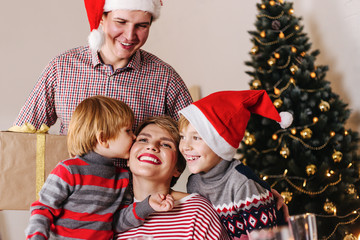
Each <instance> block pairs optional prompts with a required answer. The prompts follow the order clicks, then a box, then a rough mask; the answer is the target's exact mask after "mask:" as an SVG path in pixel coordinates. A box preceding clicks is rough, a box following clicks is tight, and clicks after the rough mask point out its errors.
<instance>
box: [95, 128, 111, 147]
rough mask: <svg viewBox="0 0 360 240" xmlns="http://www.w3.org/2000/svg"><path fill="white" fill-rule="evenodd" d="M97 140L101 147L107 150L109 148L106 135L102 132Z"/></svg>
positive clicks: (97, 136)
mask: <svg viewBox="0 0 360 240" xmlns="http://www.w3.org/2000/svg"><path fill="white" fill-rule="evenodd" d="M96 140H97V142H98V144H99V145H100V146H102V147H105V148H108V147H109V143H108V141H107V139H106V138H105V137H104V133H103V132H102V131H101V132H99V133H98V134H97V135H96Z"/></svg>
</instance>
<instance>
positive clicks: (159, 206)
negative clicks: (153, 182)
mask: <svg viewBox="0 0 360 240" xmlns="http://www.w3.org/2000/svg"><path fill="white" fill-rule="evenodd" d="M149 204H150V206H151V207H152V208H153V209H154V210H155V211H156V212H166V211H169V210H171V209H173V207H174V199H173V197H172V196H171V195H170V194H167V195H165V194H161V193H158V194H155V195H151V196H150V198H149Z"/></svg>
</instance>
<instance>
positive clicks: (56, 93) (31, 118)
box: [14, 47, 192, 134]
mask: <svg viewBox="0 0 360 240" xmlns="http://www.w3.org/2000/svg"><path fill="white" fill-rule="evenodd" d="M94 95H103V96H108V97H112V98H115V99H119V100H122V101H124V102H125V103H127V104H128V105H129V106H130V107H131V108H132V110H133V111H134V113H135V118H136V120H135V126H134V127H136V126H137V125H138V124H139V122H141V121H142V120H143V119H144V118H146V117H148V116H156V115H163V114H167V115H170V116H171V117H172V118H174V119H178V113H177V112H178V111H179V110H180V109H182V108H184V107H186V106H188V105H189V104H190V103H191V102H192V99H191V96H190V94H189V91H188V89H187V87H186V85H185V83H184V81H183V80H182V79H181V77H180V76H179V75H178V74H177V73H176V71H175V70H174V69H173V68H172V67H171V66H170V65H169V64H167V63H165V62H163V61H162V60H161V59H159V58H158V57H156V56H154V55H152V54H150V53H148V52H146V51H144V50H138V51H137V52H136V53H135V54H134V56H133V57H132V59H131V60H130V62H129V63H128V65H127V66H126V67H125V68H121V69H116V70H115V71H114V70H113V68H112V66H109V65H105V64H103V63H102V62H101V61H100V59H99V56H98V54H97V53H95V52H91V50H89V48H88V47H78V48H74V49H71V50H69V51H67V52H65V53H63V54H61V55H59V56H57V57H56V58H54V59H53V60H52V61H51V62H50V63H49V65H48V66H47V67H46V68H45V70H44V72H43V73H42V75H41V76H40V78H39V80H38V82H37V83H36V85H35V87H34V89H33V90H32V92H31V94H30V96H29V98H28V99H27V101H26V103H25V105H24V106H23V108H22V109H21V111H20V113H19V116H18V118H17V120H16V121H15V123H14V125H18V126H21V125H22V124H24V123H26V122H28V123H31V124H32V125H34V126H35V127H36V128H39V127H40V126H41V124H43V123H45V124H46V125H47V126H52V125H53V124H55V122H56V121H57V119H58V118H59V120H60V134H66V133H67V129H68V126H69V122H70V118H71V115H72V113H73V111H74V110H75V108H76V106H77V105H78V104H79V103H80V102H81V101H82V100H84V99H85V98H88V97H91V96H94Z"/></svg>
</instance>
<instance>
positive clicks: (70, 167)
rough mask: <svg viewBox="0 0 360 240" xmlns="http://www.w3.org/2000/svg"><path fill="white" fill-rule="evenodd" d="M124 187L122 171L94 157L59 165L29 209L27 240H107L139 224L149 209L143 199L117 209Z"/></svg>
mask: <svg viewBox="0 0 360 240" xmlns="http://www.w3.org/2000/svg"><path fill="white" fill-rule="evenodd" d="M128 184H129V172H128V171H127V170H125V169H122V168H117V167H115V166H114V160H113V159H108V158H105V157H103V156H101V155H99V154H97V153H94V152H90V153H88V154H86V155H85V156H83V157H75V158H72V159H67V160H64V161H62V162H60V163H59V164H58V165H57V166H56V167H55V168H54V170H53V171H52V172H51V173H50V175H49V176H48V178H47V179H46V182H45V184H44V186H43V187H42V189H41V191H40V194H39V195H40V199H39V200H38V201H35V202H34V203H33V204H32V205H31V209H30V211H31V217H30V220H29V225H28V227H27V229H26V230H25V232H26V237H27V239H31V240H35V239H36V240H37V239H41V240H43V239H49V237H50V235H51V236H52V237H54V238H56V239H59V240H60V239H88V240H91V239H96V240H101V239H104V240H105V239H106V240H109V239H112V236H113V230H114V229H116V230H117V231H124V230H127V229H129V228H132V227H135V226H138V225H140V224H142V222H143V220H144V218H145V217H146V216H148V215H149V214H150V213H151V212H153V209H152V208H151V207H150V205H149V203H148V199H145V200H144V201H143V202H140V203H136V204H133V205H130V206H128V207H126V206H125V205H121V202H122V200H123V198H124V193H125V190H126V188H127V186H128ZM114 214H116V217H114ZM113 220H114V221H113Z"/></svg>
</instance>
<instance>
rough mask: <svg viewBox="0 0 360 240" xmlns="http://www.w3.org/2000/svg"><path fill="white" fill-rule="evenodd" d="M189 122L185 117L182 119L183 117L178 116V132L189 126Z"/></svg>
mask: <svg viewBox="0 0 360 240" xmlns="http://www.w3.org/2000/svg"><path fill="white" fill-rule="evenodd" d="M189 123H190V122H189V120H187V118H186V117H184V115H180V118H179V121H178V125H179V131H181V130H183V129H184V128H186V127H187V126H189Z"/></svg>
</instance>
